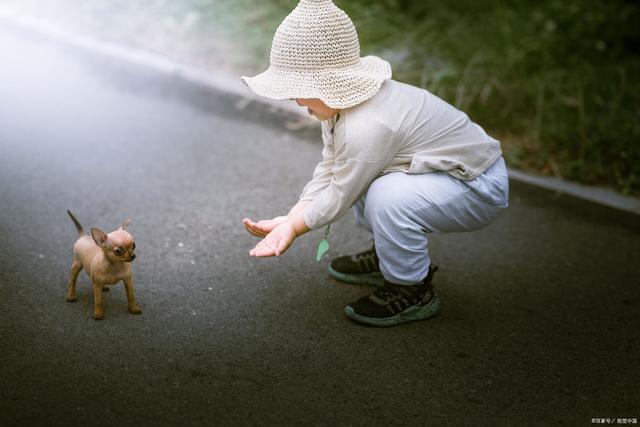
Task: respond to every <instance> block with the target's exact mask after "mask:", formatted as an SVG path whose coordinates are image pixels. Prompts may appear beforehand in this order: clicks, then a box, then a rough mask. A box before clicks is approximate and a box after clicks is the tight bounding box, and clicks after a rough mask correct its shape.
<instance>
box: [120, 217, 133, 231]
mask: <svg viewBox="0 0 640 427" xmlns="http://www.w3.org/2000/svg"><path fill="white" fill-rule="evenodd" d="M129 224H131V219H130V218H127V219H125V220H124V221H122V225H121V226H120V230H126V229H127V227H128V226H129Z"/></svg>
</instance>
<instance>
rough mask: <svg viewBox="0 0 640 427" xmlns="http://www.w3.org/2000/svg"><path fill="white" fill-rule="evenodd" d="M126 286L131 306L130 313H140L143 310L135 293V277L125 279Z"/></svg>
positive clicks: (128, 303)
mask: <svg viewBox="0 0 640 427" xmlns="http://www.w3.org/2000/svg"><path fill="white" fill-rule="evenodd" d="M123 282H124V288H125V290H126V292H127V305H128V306H129V313H133V314H140V313H142V310H140V307H139V306H138V304H136V296H135V295H134V293H133V278H132V277H129V278H127V279H124V280H123Z"/></svg>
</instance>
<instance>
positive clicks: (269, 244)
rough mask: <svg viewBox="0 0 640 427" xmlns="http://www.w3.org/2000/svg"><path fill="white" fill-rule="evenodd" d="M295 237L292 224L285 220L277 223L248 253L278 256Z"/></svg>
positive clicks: (260, 255)
mask: <svg viewBox="0 0 640 427" xmlns="http://www.w3.org/2000/svg"><path fill="white" fill-rule="evenodd" d="M295 238H296V232H295V230H294V228H293V225H292V224H291V223H290V222H289V221H286V217H285V221H284V222H282V223H280V224H279V225H277V226H276V227H275V228H274V229H273V230H272V231H271V232H270V233H269V234H267V235H266V237H265V238H264V239H262V240H261V241H260V242H258V244H257V245H256V246H255V247H254V248H253V249H251V250H250V251H249V255H251V256H256V257H269V256H274V255H275V256H280V255H282V254H283V253H285V252H286V250H287V249H289V246H291V243H293V241H294V240H295Z"/></svg>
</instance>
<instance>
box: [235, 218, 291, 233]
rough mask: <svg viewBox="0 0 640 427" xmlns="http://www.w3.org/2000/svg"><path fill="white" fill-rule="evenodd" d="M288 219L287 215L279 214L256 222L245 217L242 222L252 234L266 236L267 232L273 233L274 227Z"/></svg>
mask: <svg viewBox="0 0 640 427" xmlns="http://www.w3.org/2000/svg"><path fill="white" fill-rule="evenodd" d="M286 220H287V217H286V216H277V217H275V218H273V219H263V220H261V221H258V222H254V221H252V220H250V219H249V218H245V219H243V220H242V224H244V228H245V229H246V230H247V231H248V232H249V233H251V234H252V235H254V236H256V237H264V236H266V235H267V234H269V233H271V231H273V229H274V228H276V227H277V226H278V225H280V224H282V223H283V222H285V221H286Z"/></svg>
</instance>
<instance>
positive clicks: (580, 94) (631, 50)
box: [6, 0, 640, 195]
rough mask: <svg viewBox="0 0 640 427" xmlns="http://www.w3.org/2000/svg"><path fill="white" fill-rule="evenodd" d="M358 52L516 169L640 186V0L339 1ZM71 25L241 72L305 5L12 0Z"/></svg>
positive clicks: (229, 0) (262, 56)
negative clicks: (431, 97)
mask: <svg viewBox="0 0 640 427" xmlns="http://www.w3.org/2000/svg"><path fill="white" fill-rule="evenodd" d="M335 1H336V4H337V5H338V6H339V7H341V8H342V9H344V10H345V11H346V12H347V13H348V14H349V15H350V16H351V18H352V20H353V21H354V23H355V25H356V28H357V29H358V33H359V37H360V43H361V50H362V54H363V55H364V54H376V55H379V56H381V57H383V58H385V59H387V60H389V61H390V62H391V64H392V66H393V71H394V78H396V79H398V80H401V81H405V82H408V83H412V84H415V85H418V86H421V87H425V88H427V89H428V90H430V91H431V92H433V93H436V94H438V95H439V96H441V97H443V98H444V99H446V100H448V101H449V102H451V103H453V104H454V105H456V106H457V107H459V108H461V109H462V110H464V111H466V112H467V113H468V114H469V115H470V116H471V118H472V119H473V120H474V121H476V122H478V123H479V124H481V125H482V126H483V127H484V128H485V129H487V130H488V131H489V132H490V133H492V134H493V135H495V136H497V137H498V138H500V139H501V141H502V143H503V150H504V152H505V157H506V158H507V161H508V163H509V164H510V165H512V166H515V167H518V168H520V169H524V170H527V171H531V172H537V173H542V174H548V175H555V176H559V177H563V178H565V179H569V180H574V181H578V182H582V183H586V184H601V185H609V186H612V187H614V188H615V189H617V190H618V191H620V192H622V193H624V194H634V195H637V194H640V32H638V31H636V29H635V26H636V22H640V3H638V2H637V1H634V0H611V1H605V0H593V1H586V0H564V1H560V0H544V1H535V0H475V1H472V0H459V1H457V2H445V1H443V0H421V1H411V0H335ZM11 3H13V4H14V5H17V6H16V7H17V8H18V9H21V10H23V11H26V12H29V13H32V14H35V15H40V16H43V17H46V18H49V19H54V20H56V21H57V22H61V23H62V24H64V25H65V26H67V27H69V28H70V29H72V30H76V31H81V32H85V33H86V32H88V33H91V34H94V35H95V36H96V37H99V38H104V39H109V40H114V41H117V42H123V43H128V44H133V45H135V46H138V47H142V48H145V49H152V50H155V51H159V52H162V53H165V54H167V55H168V56H170V57H172V58H174V59H177V60H180V61H184V62H188V63H191V64H194V65H197V66H200V67H203V68H226V69H227V70H228V71H231V72H234V73H236V74H242V73H256V72H258V71H261V70H262V69H264V68H265V67H266V66H268V57H269V49H270V45H271V39H272V37H273V33H274V32H275V29H276V28H277V26H278V24H279V23H280V22H281V20H282V19H283V18H284V16H286V15H287V14H288V13H289V12H290V11H291V9H293V7H295V5H296V4H297V0H270V1H268V2H256V1H254V0H173V1H171V0H138V1H135V2H131V1H125V0H91V1H89V0H50V1H48V2H45V3H43V2H40V1H37V0H7V2H6V4H11Z"/></svg>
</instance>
